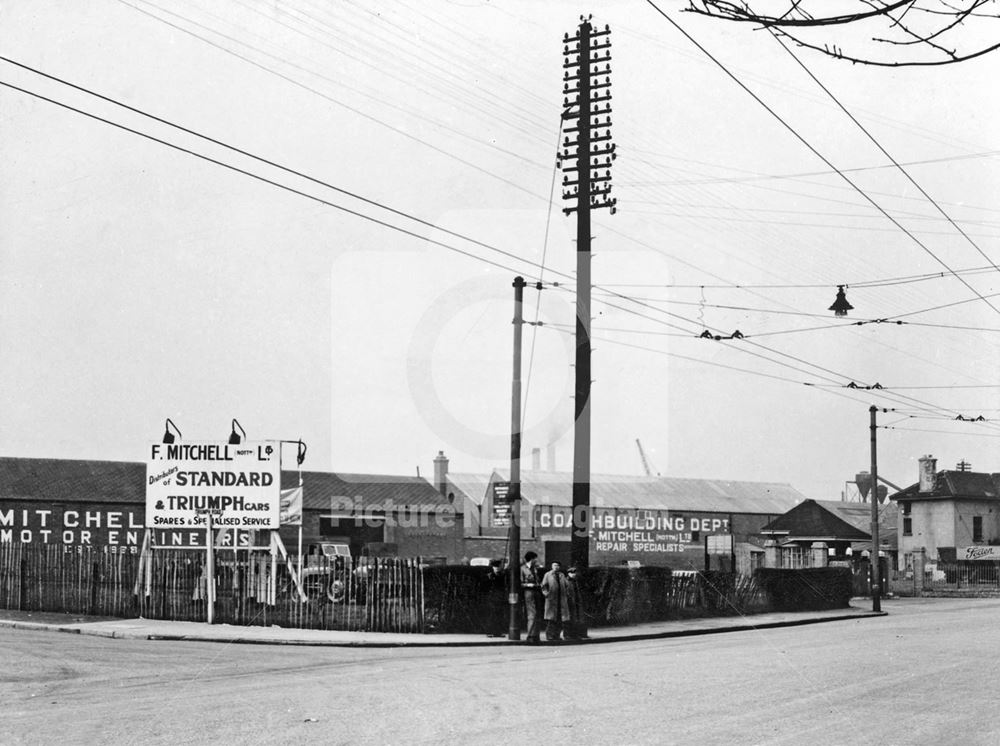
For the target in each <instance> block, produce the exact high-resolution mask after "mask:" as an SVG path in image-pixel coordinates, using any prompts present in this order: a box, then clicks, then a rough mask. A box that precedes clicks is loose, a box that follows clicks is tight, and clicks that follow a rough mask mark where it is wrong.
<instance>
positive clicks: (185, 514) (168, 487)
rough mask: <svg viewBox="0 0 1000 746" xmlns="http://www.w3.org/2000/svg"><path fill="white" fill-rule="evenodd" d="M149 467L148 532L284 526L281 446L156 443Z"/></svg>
mask: <svg viewBox="0 0 1000 746" xmlns="http://www.w3.org/2000/svg"><path fill="white" fill-rule="evenodd" d="M148 456H149V458H148V459H147V461H146V526H147V527H149V528H168V527H169V528H199V527H202V528H203V527H207V526H208V516H209V514H211V516H212V524H213V526H215V527H218V528H226V527H229V528H241V529H277V528H279V526H280V491H281V444H280V442H279V441H257V442H249V443H242V444H240V445H230V444H227V443H219V442H208V443H205V442H201V443H170V444H167V443H153V444H152V445H150V446H149V451H148Z"/></svg>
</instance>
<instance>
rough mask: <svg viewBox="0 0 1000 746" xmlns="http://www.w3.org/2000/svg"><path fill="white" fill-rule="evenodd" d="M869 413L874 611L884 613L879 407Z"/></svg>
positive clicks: (871, 409)
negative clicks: (877, 441) (880, 553)
mask: <svg viewBox="0 0 1000 746" xmlns="http://www.w3.org/2000/svg"><path fill="white" fill-rule="evenodd" d="M868 411H869V412H870V413H871V431H872V491H871V498H870V499H871V501H872V551H871V554H870V555H869V559H870V560H871V573H872V611H882V578H881V568H880V567H879V559H878V548H879V538H878V455H877V453H878V452H877V449H876V447H875V430H876V428H877V425H876V424H875V413H876V412H878V407H876V406H875V405H874V404H873V405H872V406H871V407H870V408H869V409H868Z"/></svg>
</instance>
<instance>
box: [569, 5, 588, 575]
mask: <svg viewBox="0 0 1000 746" xmlns="http://www.w3.org/2000/svg"><path fill="white" fill-rule="evenodd" d="M579 46H580V59H581V60H582V62H581V64H580V68H579V75H580V79H579V80H578V81H577V87H578V88H579V93H578V94H577V96H578V99H577V100H578V101H579V106H580V112H581V116H580V119H579V120H578V126H579V132H578V133H577V151H576V156H577V180H578V181H579V184H578V185H577V203H576V386H575V389H574V394H575V398H574V405H575V407H574V410H575V411H574V416H575V418H574V420H573V423H574V427H573V533H572V534H571V538H570V561H571V562H572V563H573V564H574V565H576V566H577V567H581V568H582V567H587V566H588V565H589V564H590V263H591V262H590V260H591V256H590V114H589V112H590V64H589V60H590V24H589V23H587V22H586V21H584V22H583V23H581V24H580V40H579ZM584 113H585V114H584Z"/></svg>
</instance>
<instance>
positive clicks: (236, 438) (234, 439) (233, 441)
mask: <svg viewBox="0 0 1000 746" xmlns="http://www.w3.org/2000/svg"><path fill="white" fill-rule="evenodd" d="M236 428H239V429H240V433H243V437H242V438H241V437H240V434H239V433H237V432H236ZM245 437H247V431H246V430H244V429H243V425H241V424H240V423H238V422H237V421H236V419H235V418H234V419H233V431H232V432H231V433H230V434H229V445H231V446H238V445H239V444H240V443H242V442H243V438H245Z"/></svg>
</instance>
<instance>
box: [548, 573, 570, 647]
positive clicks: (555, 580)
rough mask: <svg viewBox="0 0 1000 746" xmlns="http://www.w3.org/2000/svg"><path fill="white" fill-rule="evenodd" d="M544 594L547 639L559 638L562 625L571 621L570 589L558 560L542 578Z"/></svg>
mask: <svg viewBox="0 0 1000 746" xmlns="http://www.w3.org/2000/svg"><path fill="white" fill-rule="evenodd" d="M542 595H543V596H545V621H546V625H545V639H546V640H552V641H554V640H558V639H559V636H560V634H561V633H562V625H563V624H564V623H566V622H568V621H569V589H568V587H567V582H566V576H565V575H564V574H563V571H562V565H560V564H559V563H558V562H553V563H552V569H551V570H549V571H548V572H547V573H545V577H544V578H542Z"/></svg>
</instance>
